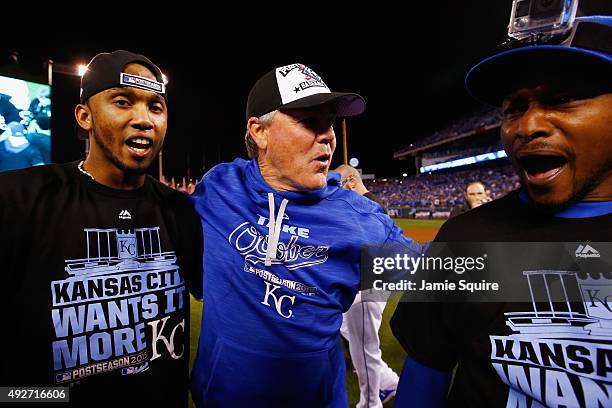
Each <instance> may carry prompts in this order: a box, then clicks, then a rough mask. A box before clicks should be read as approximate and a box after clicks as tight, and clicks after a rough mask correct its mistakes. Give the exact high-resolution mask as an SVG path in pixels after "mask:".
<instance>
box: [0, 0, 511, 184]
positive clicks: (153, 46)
mask: <svg viewBox="0 0 612 408" xmlns="http://www.w3.org/2000/svg"><path fill="white" fill-rule="evenodd" d="M368 3H369V4H368V5H367V6H361V5H358V4H357V2H335V3H334V5H333V6H330V5H321V6H319V7H315V6H314V5H313V4H312V3H304V4H302V3H287V4H291V6H287V4H283V3H276V5H274V6H271V5H268V6H266V5H264V4H262V3H261V2H260V3H253V4H252V5H250V6H245V5H242V6H238V5H237V4H232V5H230V6H228V7H227V8H226V9H221V8H218V7H216V6H215V8H214V9H212V8H210V9H206V7H207V6H206V3H201V4H202V6H201V7H204V10H203V11H202V12H199V11H198V12H196V11H195V10H194V9H193V8H192V7H193V6H191V7H188V8H185V7H186V6H185V5H183V6H181V7H178V6H176V7H175V8H173V5H172V3H167V4H166V5H165V6H164V8H158V9H159V10H161V11H155V10H156V7H155V6H152V7H149V6H145V7H143V8H138V7H137V8H134V9H132V10H129V9H126V10H125V13H126V14H125V15H120V13H118V12H117V10H120V9H118V8H116V7H112V6H109V7H108V9H107V11H100V10H84V11H83V10H80V11H78V13H77V11H76V10H71V11H66V10H58V9H47V10H42V9H38V10H36V12H37V14H40V15H44V16H45V21H46V23H45V24H41V25H27V24H24V21H23V20H22V21H19V22H18V21H16V20H15V21H13V22H11V23H9V24H10V26H9V27H4V29H3V31H4V33H5V35H7V34H6V33H13V34H14V35H13V34H10V35H8V36H7V37H5V40H4V41H3V44H4V45H3V46H2V51H3V52H2V56H3V58H5V56H6V54H7V53H6V51H7V50H11V49H12V50H16V51H18V52H19V53H20V59H21V63H22V67H23V68H24V69H26V70H27V71H29V72H31V73H34V74H36V73H38V74H42V73H43V71H42V64H43V61H44V60H45V59H47V58H51V59H53V60H54V61H55V62H58V63H64V64H77V63H86V62H88V61H89V59H91V57H93V56H94V55H95V54H96V53H98V52H103V51H112V50H114V49H119V48H124V49H128V50H131V51H136V52H140V53H143V54H145V55H147V56H148V57H149V58H151V59H152V60H153V61H154V62H156V63H157V64H158V65H159V66H160V67H161V68H162V70H163V71H164V72H165V73H166V75H167V76H168V77H169V81H170V82H169V97H170V123H169V130H168V133H167V135H166V142H165V146H164V168H165V173H166V175H167V176H172V175H174V176H177V177H181V176H183V175H186V172H187V168H188V167H189V168H190V172H191V175H192V176H197V177H199V176H201V175H202V173H203V171H204V170H208V169H210V168H211V167H212V166H213V165H215V164H216V163H218V162H220V161H229V160H232V159H233V158H234V157H236V156H245V154H246V153H245V151H244V147H243V144H242V143H243V142H242V139H243V135H244V129H245V118H244V111H245V104H246V96H247V94H248V92H249V89H250V87H251V86H252V84H253V83H254V82H255V81H256V80H257V78H259V77H260V76H261V75H263V74H264V73H265V72H267V71H268V70H270V69H271V68H273V67H275V66H280V65H285V64H289V63H293V62H301V63H304V64H306V65H308V66H310V67H311V68H313V69H314V70H315V71H317V72H318V73H319V75H321V76H322V77H323V79H324V80H325V82H326V83H327V84H328V85H329V86H330V88H331V89H332V90H337V91H354V92H358V93H360V94H361V95H363V96H364V97H365V98H366V100H367V103H368V109H367V111H366V113H365V114H364V115H362V116H361V117H358V118H351V119H349V121H348V138H349V143H348V145H349V157H358V158H359V160H360V161H361V167H362V168H363V169H364V171H365V172H369V173H371V172H375V173H376V174H377V176H393V175H399V174H400V173H402V172H404V171H409V172H410V171H411V168H410V167H411V162H409V161H408V162H406V161H394V160H393V158H392V154H393V151H394V150H396V149H397V148H399V147H402V146H405V145H407V144H408V143H410V142H411V141H412V140H414V139H416V138H418V137H419V136H423V135H426V134H427V133H428V132H432V131H434V130H436V129H439V128H442V127H444V126H445V125H447V124H450V123H452V121H453V120H455V119H457V118H460V117H462V116H463V115H465V114H467V113H470V112H472V111H474V110H476V109H478V108H479V105H478V104H477V103H476V102H474V101H473V100H472V99H471V98H470V97H469V96H468V95H467V94H466V92H465V91H464V89H463V76H464V74H465V72H466V71H467V69H468V68H469V67H470V66H471V65H473V64H474V63H475V62H477V61H478V60H479V59H481V57H483V56H485V55H487V54H490V53H491V52H492V51H493V50H494V47H495V46H496V45H497V44H499V43H500V42H502V41H503V40H504V38H505V32H506V25H507V21H508V16H509V13H510V4H511V0H503V1H499V0H496V1H484V0H479V1H476V0H470V1H461V2H459V1H445V2H434V1H429V2H419V3H420V4H413V3H416V2H403V5H402V6H399V5H398V6H393V7H391V6H387V5H386V3H387V2H368ZM130 13H131V15H130ZM139 13H140V14H139ZM83 16H87V17H86V18H83ZM28 21H29V20H28ZM47 30H48V31H47ZM16 33H21V34H19V35H17V34H16ZM53 92H54V93H53V98H54V100H53V104H54V105H53V115H54V116H53V132H54V134H53V136H54V137H55V140H54V149H53V153H54V157H55V159H56V161H67V160H76V159H78V158H79V157H80V155H81V154H82V150H83V146H82V142H79V141H77V140H76V137H75V136H74V119H73V116H72V109H73V107H74V105H75V104H76V103H77V101H78V78H77V77H70V76H66V75H58V74H56V75H55V76H54V90H53ZM336 134H337V136H338V138H339V139H340V137H341V136H340V135H341V131H340V127H339V126H338V128H337V129H336ZM341 158H342V146H341V144H340V143H339V145H338V149H337V150H336V154H335V160H334V165H335V164H339V163H340V160H341Z"/></svg>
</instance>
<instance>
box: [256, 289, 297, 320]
mask: <svg viewBox="0 0 612 408" xmlns="http://www.w3.org/2000/svg"><path fill="white" fill-rule="evenodd" d="M265 284H266V294H265V295H264V299H263V301H262V302H261V304H262V305H266V306H270V303H269V302H268V300H269V299H270V298H272V301H273V302H274V308H275V309H276V312H277V313H278V314H279V315H281V316H282V317H284V318H285V319H289V318H290V317H291V316H293V310H291V309H289V307H288V306H287V307H285V308H283V302H284V301H287V303H288V304H290V305H291V306H293V305H294V304H295V296H289V295H282V296H277V295H276V294H275V293H274V292H276V290H277V289H278V288H280V286H279V285H272V284H271V283H269V282H265ZM283 310H284V311H285V312H283Z"/></svg>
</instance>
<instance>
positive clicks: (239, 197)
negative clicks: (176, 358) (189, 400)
mask: <svg viewBox="0 0 612 408" xmlns="http://www.w3.org/2000/svg"><path fill="white" fill-rule="evenodd" d="M364 109H365V102H364V100H363V98H362V97H361V96H359V95H357V94H353V93H336V92H331V91H330V90H329V88H328V87H327V85H326V84H325V82H323V80H322V79H321V77H319V75H317V74H316V73H315V72H314V71H313V70H311V69H310V68H308V67H306V66H304V65H302V64H292V65H287V66H283V67H278V68H275V69H273V70H271V71H270V72H268V73H267V74H266V75H264V76H263V77H261V78H260V79H259V80H258V81H257V83H256V84H255V85H254V86H253V88H252V89H251V92H250V94H249V97H248V101H247V112H246V113H247V114H246V121H247V134H246V144H247V150H248V152H249V155H250V156H251V160H250V161H246V160H242V159H236V160H235V161H233V162H232V163H224V164H221V165H219V166H217V167H215V168H213V169H212V170H211V171H210V172H209V173H207V174H206V175H205V176H204V177H203V179H202V180H201V181H200V183H199V184H198V186H197V188H196V191H195V193H194V194H193V195H192V199H193V200H194V202H195V207H196V210H197V211H198V213H199V214H200V216H201V218H202V223H203V227H204V270H205V271H206V274H205V277H204V304H205V307H204V312H203V316H202V332H201V334H200V341H199V348H198V356H197V358H196V362H195V365H194V370H193V372H192V395H193V396H194V400H195V402H196V404H197V405H198V406H206V407H246V406H248V407H262V408H263V407H266V408H274V407H296V408H297V407H343V408H344V407H346V406H347V394H346V382H345V361H344V355H343V352H342V348H341V345H340V342H339V330H340V325H341V323H342V313H343V312H345V311H347V310H348V308H349V307H350V305H351V303H352V302H353V299H354V298H355V294H356V292H357V290H358V285H359V272H360V256H361V248H362V246H363V245H364V244H366V243H371V244H382V243H383V242H398V243H399V244H400V245H402V246H403V248H406V250H407V251H409V252H410V253H413V254H414V253H420V250H421V248H420V246H419V245H418V244H416V243H415V242H413V241H410V240H408V239H406V238H404V236H403V234H402V231H401V230H400V229H399V228H397V227H396V226H395V225H394V223H393V221H392V220H391V219H390V218H389V217H388V216H386V215H385V214H384V212H383V210H382V208H381V207H380V206H379V205H378V204H376V203H374V202H372V201H370V200H368V199H367V198H364V197H362V196H360V195H359V194H356V193H354V192H351V191H348V190H346V189H343V188H341V185H340V175H339V174H337V173H329V166H330V163H331V158H332V154H333V152H334V150H335V148H336V137H335V134H334V129H333V123H334V120H335V119H336V117H337V116H340V117H346V116H353V115H358V114H361V113H362V112H363V111H364ZM206 214H210V216H208V215H206Z"/></svg>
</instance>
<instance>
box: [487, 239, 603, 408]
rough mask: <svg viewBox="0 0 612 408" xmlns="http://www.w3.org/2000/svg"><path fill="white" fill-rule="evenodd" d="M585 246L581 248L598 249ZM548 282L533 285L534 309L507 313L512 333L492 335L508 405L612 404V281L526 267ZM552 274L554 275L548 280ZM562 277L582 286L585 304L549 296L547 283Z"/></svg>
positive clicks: (568, 285) (529, 274) (566, 284)
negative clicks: (551, 299) (548, 298)
mask: <svg viewBox="0 0 612 408" xmlns="http://www.w3.org/2000/svg"><path fill="white" fill-rule="evenodd" d="M587 247H588V246H584V247H582V248H579V250H577V251H576V253H577V255H576V256H578V253H580V254H582V253H584V251H587V252H588V253H590V254H591V253H593V252H592V251H593V248H590V247H589V248H587ZM524 275H525V278H526V279H538V280H541V281H544V282H545V285H544V287H543V289H544V290H545V293H541V294H539V293H534V292H533V291H534V290H533V289H532V286H531V285H529V288H530V291H532V293H531V297H532V299H534V301H533V302H532V304H533V309H532V310H531V311H529V312H509V313H506V314H505V316H506V324H507V325H508V327H510V329H512V331H513V334H511V335H510V336H490V341H491V361H492V364H493V367H494V369H495V371H496V372H497V374H498V375H499V377H500V378H501V379H502V381H503V382H504V383H505V384H506V385H508V387H509V391H508V400H507V404H506V407H508V408H510V407H517V408H518V407H542V406H555V407H557V406H566V407H609V406H610V404H611V401H612V400H611V397H612V285H611V281H610V280H609V279H605V278H604V277H603V276H600V274H593V275H597V276H592V274H584V273H577V272H572V271H526V272H524ZM547 279H548V280H547ZM552 279H557V280H558V281H559V282H561V284H562V287H563V288H564V290H566V291H568V292H569V291H571V290H578V291H579V292H580V295H581V297H582V299H583V301H582V303H581V304H577V303H576V302H570V301H569V300H567V302H565V304H563V303H558V302H557V303H554V302H550V303H549V305H548V306H546V307H544V306H542V303H544V304H546V302H537V301H536V300H535V299H545V296H546V292H548V289H549V288H548V286H547V284H546V282H549V281H551V280H552Z"/></svg>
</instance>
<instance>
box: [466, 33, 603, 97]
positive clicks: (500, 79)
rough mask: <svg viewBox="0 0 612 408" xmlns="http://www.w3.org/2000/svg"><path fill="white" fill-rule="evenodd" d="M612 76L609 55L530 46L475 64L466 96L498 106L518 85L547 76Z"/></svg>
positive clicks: (581, 50) (559, 47) (467, 80)
mask: <svg viewBox="0 0 612 408" xmlns="http://www.w3.org/2000/svg"><path fill="white" fill-rule="evenodd" d="M569 74H574V75H575V74H579V75H580V76H583V77H584V76H585V75H588V76H590V77H592V76H593V75H606V76H607V78H609V77H610V75H611V74H612V55H610V54H606V53H603V52H598V51H593V50H588V49H584V48H576V47H567V46H562V45H533V46H526V47H522V48H516V49H512V50H508V51H504V52H501V53H499V54H495V55H493V56H491V57H489V58H486V59H485V60H483V61H481V62H479V63H478V64H476V65H475V66H474V67H473V68H472V69H470V71H469V72H468V73H467V75H466V77H465V87H466V89H467V90H468V92H469V93H470V94H471V95H472V96H473V97H474V98H476V99H478V100H479V101H481V102H484V103H487V104H489V105H493V106H501V104H502V101H503V99H504V98H505V97H506V96H507V95H508V94H509V93H510V92H512V91H514V90H516V89H518V88H519V87H520V86H521V85H525V84H528V83H531V82H533V81H534V80H539V79H544V78H546V77H547V76H550V75H557V76H558V75H569Z"/></svg>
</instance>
